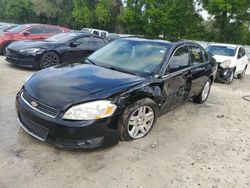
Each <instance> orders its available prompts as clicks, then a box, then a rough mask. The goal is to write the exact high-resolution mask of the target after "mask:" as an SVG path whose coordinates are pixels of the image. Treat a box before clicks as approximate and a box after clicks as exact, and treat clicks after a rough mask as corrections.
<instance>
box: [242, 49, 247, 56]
mask: <svg viewBox="0 0 250 188" xmlns="http://www.w3.org/2000/svg"><path fill="white" fill-rule="evenodd" d="M242 52H243V53H242V55H243V56H245V55H246V50H245V49H244V48H242Z"/></svg>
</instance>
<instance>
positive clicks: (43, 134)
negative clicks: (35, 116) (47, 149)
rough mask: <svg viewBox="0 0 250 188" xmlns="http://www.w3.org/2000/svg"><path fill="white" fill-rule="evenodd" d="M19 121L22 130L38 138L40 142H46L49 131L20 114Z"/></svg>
mask: <svg viewBox="0 0 250 188" xmlns="http://www.w3.org/2000/svg"><path fill="white" fill-rule="evenodd" d="M19 120H20V122H21V124H22V126H23V128H24V129H25V130H26V131H27V132H28V133H29V134H31V135H32V136H35V137H37V138H39V139H40V140H43V141H46V140H47V136H48V133H49V130H48V129H46V128H44V127H42V126H40V125H38V124H36V123H35V122H33V121H31V120H29V119H28V118H26V117H25V116H23V115H22V114H19Z"/></svg>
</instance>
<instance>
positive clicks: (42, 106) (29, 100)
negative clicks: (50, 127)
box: [21, 91, 59, 118]
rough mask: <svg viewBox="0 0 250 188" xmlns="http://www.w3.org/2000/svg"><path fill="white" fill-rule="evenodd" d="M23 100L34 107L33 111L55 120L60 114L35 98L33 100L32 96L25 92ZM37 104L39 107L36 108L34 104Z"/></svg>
mask: <svg viewBox="0 0 250 188" xmlns="http://www.w3.org/2000/svg"><path fill="white" fill-rule="evenodd" d="M21 96H22V98H23V100H24V101H25V102H26V103H28V105H29V106H30V107H32V108H33V109H35V110H37V111H39V112H41V113H43V114H45V115H48V116H50V117H53V118H55V117H56V116H57V114H58V112H59V110H57V109H55V108H53V107H50V106H48V105H45V104H43V103H41V102H39V101H37V100H35V99H34V98H32V97H31V96H29V95H28V94H27V93H26V92H25V91H23V93H22V94H21ZM34 102H35V103H36V104H37V105H36V106H33V105H32V103H34Z"/></svg>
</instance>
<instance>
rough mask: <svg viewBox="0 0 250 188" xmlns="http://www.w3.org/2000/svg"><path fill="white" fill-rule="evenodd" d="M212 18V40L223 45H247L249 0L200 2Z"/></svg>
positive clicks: (249, 16) (249, 14) (204, 0)
mask: <svg viewBox="0 0 250 188" xmlns="http://www.w3.org/2000/svg"><path fill="white" fill-rule="evenodd" d="M200 3H202V4H203V6H204V8H205V9H206V10H207V11H208V12H209V13H210V14H211V15H212V16H213V18H214V20H215V21H214V24H213V27H214V28H215V29H216V30H217V32H216V33H215V32H214V39H215V40H216V41H219V42H225V43H243V44H245V43H247V40H246V38H247V37H246V36H249V32H248V29H247V23H248V22H249V21H250V12H249V9H250V1H249V0H200Z"/></svg>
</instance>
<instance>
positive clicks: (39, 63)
mask: <svg viewBox="0 0 250 188" xmlns="http://www.w3.org/2000/svg"><path fill="white" fill-rule="evenodd" d="M49 52H54V53H56V54H57V55H58V57H59V61H60V64H61V63H62V57H61V54H60V53H59V52H58V51H56V50H54V49H49V50H45V51H44V52H43V53H41V55H40V58H39V61H38V66H37V67H39V68H40V69H41V59H42V57H43V55H44V54H46V53H49Z"/></svg>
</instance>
